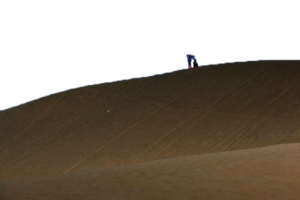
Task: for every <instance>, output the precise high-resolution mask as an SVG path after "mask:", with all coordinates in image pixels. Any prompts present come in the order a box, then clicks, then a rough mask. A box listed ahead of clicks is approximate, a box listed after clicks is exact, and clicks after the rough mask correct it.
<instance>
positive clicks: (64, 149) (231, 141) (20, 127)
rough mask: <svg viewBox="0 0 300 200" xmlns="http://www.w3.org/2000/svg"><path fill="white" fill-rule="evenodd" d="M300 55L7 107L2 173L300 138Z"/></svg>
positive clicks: (47, 171) (0, 137)
mask: <svg viewBox="0 0 300 200" xmlns="http://www.w3.org/2000/svg"><path fill="white" fill-rule="evenodd" d="M299 77H300V62H299V61H260V62H247V63H231V64H223V65H215V66H205V67H201V68H198V69H192V70H181V71H177V72H173V73H168V74H163V75H158V76H153V77H148V78H141V79H132V80H127V81H120V82H115V83H107V84H101V85H94V86H87V87H83V88H78V89H74V90H69V91H66V92H61V93H58V94H54V95H51V96H48V97H45V98H41V99H39V100H36V101H32V102H29V103H27V104H24V105H21V106H18V107H15V108H11V109H8V110H4V111H1V112H0V151H1V154H0V172H1V174H0V180H1V179H10V178H21V177H35V176H41V175H52V174H55V173H62V172H63V173H68V172H72V171H76V170H83V169H90V168H101V167H108V166H115V165H121V164H130V163H137V162H145V161H152V160H156V159H164V158H174V157H180V156H190V155H199V154H205V153H212V152H221V151H229V150H237V149H245V148H255V147H263V146H267V145H274V144H281V143H295V142H299V141H300V136H299V135H300V124H299V119H300V102H299V99H300V79H299Z"/></svg>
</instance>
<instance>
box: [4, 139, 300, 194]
mask: <svg viewBox="0 0 300 200" xmlns="http://www.w3.org/2000/svg"><path fill="white" fill-rule="evenodd" d="M299 165H300V144H282V145H274V146H268V147H262V148H256V149H248V150H236V151H232V152H221V153H211V154H205V155H198V156H187V157H180V158H172V159H163V160H156V161H149V162H143V163H136V164H128V165H121V166H115V167H107V168H102V169H98V170H86V171H82V172H77V173H76V172H74V173H69V174H66V175H59V176H52V177H46V178H38V179H33V180H17V181H7V182H5V183H2V185H3V186H4V191H5V192H4V195H3V198H4V199H24V200H27V199H28V200H40V199H49V200H52V199H53V200H55V199H76V200H77V199H78V200H81V199H95V200H96V199H149V200H150V199H178V200H180V199H228V200H231V199H240V200H243V199H266V200H267V199H270V200H271V199H272V200H273V199H280V200H281V199H295V200H296V199H299V197H300V190H299V185H300V179H299V177H300V168H299ZM0 187H1V184H0Z"/></svg>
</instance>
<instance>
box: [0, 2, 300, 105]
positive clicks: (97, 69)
mask: <svg viewBox="0 0 300 200" xmlns="http://www.w3.org/2000/svg"><path fill="white" fill-rule="evenodd" d="M298 3H299V2H297V0H295V1H292V0H276V1H274V0H251V1H250V0H247V1H246V0H227V1H225V0H152V1H149V0H147V1H145V0H97V1H96V0H47V1H46V0H26V1H24V0H2V1H0V110H4V109H7V108H10V107H14V106H17V105H19V104H23V103H25V102H28V101H31V100H33V99H37V98H40V97H43V96H47V95H49V94H53V93H57V92H60V91H65V90H68V89H71V88H77V87H81V86H86V85H93V84H99V83H103V82H112V81H116V80H123V79H130V78H135V77H144V76H149V75H154V74H161V73H165V72H170V71H175V70H179V69H186V68H187V60H186V54H194V55H195V56H196V58H197V61H198V63H199V65H209V64H218V63H226V62H237V61H249V60H270V59H272V60H280V59H299V58H300V54H299V53H300V26H299V22H300V12H299V10H300V6H299V5H300V3H299V5H298Z"/></svg>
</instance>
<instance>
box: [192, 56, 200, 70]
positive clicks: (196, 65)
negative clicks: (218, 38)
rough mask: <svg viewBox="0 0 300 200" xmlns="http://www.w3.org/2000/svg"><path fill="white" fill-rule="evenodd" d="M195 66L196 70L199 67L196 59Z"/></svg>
mask: <svg viewBox="0 0 300 200" xmlns="http://www.w3.org/2000/svg"><path fill="white" fill-rule="evenodd" d="M193 64H194V65H193V67H194V68H197V67H199V66H198V63H197V60H196V58H195V59H194V63H193Z"/></svg>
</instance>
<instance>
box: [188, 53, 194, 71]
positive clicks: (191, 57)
mask: <svg viewBox="0 0 300 200" xmlns="http://www.w3.org/2000/svg"><path fill="white" fill-rule="evenodd" d="M186 57H187V60H188V68H189V69H191V68H192V60H195V59H196V58H195V56H194V55H191V54H187V55H186Z"/></svg>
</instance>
